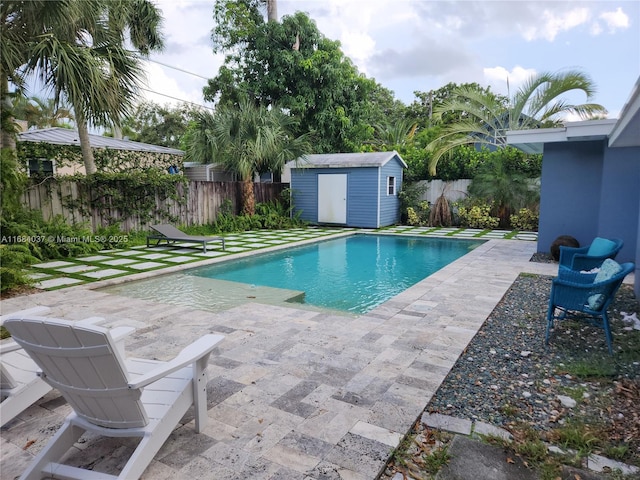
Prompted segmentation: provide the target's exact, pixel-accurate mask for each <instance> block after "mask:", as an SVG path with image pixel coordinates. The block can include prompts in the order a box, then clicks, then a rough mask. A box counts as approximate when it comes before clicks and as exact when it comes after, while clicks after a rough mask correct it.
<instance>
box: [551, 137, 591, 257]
mask: <svg viewBox="0 0 640 480" xmlns="http://www.w3.org/2000/svg"><path fill="white" fill-rule="evenodd" d="M603 151H604V142H603V141H594V142H575V143H547V144H545V146H544V156H543V162H542V176H541V180H540V224H539V226H538V251H539V252H547V253H548V252H549V249H550V247H551V244H552V243H553V241H554V240H555V239H556V238H557V237H559V236H560V235H571V236H572V237H575V238H576V239H577V240H578V242H580V245H588V244H589V243H591V240H593V238H594V237H596V236H597V235H598V230H599V228H598V222H599V215H600V205H599V204H600V188H601V178H602V158H603Z"/></svg>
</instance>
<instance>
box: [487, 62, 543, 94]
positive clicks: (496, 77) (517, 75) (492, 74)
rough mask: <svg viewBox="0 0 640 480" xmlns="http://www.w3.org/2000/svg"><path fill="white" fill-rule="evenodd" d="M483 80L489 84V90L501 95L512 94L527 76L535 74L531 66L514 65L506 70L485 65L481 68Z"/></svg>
mask: <svg viewBox="0 0 640 480" xmlns="http://www.w3.org/2000/svg"><path fill="white" fill-rule="evenodd" d="M483 73H484V78H485V82H486V83H487V84H488V85H490V86H491V90H492V91H494V92H496V93H501V94H503V95H507V94H510V95H513V94H514V93H515V92H516V91H517V90H518V88H520V86H521V85H522V84H523V83H524V82H525V81H527V80H528V79H529V78H531V77H533V76H535V75H536V74H537V72H536V70H535V69H533V68H523V67H521V66H519V65H516V66H515V67H513V69H511V71H509V70H507V69H506V68H504V67H500V66H497V67H486V68H484V69H483Z"/></svg>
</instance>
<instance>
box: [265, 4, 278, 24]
mask: <svg viewBox="0 0 640 480" xmlns="http://www.w3.org/2000/svg"><path fill="white" fill-rule="evenodd" d="M267 21H269V22H277V21H278V0H267Z"/></svg>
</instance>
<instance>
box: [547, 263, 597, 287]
mask: <svg viewBox="0 0 640 480" xmlns="http://www.w3.org/2000/svg"><path fill="white" fill-rule="evenodd" d="M596 275H597V274H596V273H581V272H580V270H573V269H571V268H569V267H565V266H564V265H561V266H560V268H558V277H557V278H558V279H559V280H560V281H562V282H566V283H570V284H580V285H583V284H589V285H591V284H593V281H594V280H595V278H596Z"/></svg>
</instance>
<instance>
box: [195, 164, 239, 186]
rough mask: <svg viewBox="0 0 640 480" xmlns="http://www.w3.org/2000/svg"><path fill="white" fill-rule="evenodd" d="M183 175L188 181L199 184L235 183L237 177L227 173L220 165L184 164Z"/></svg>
mask: <svg viewBox="0 0 640 480" xmlns="http://www.w3.org/2000/svg"><path fill="white" fill-rule="evenodd" d="M184 175H185V177H187V178H188V179H189V180H194V181H201V182H235V181H237V175H236V174H235V173H232V172H227V171H226V170H225V169H224V167H223V166H222V165H219V164H216V163H207V164H202V163H196V162H185V163H184Z"/></svg>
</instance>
